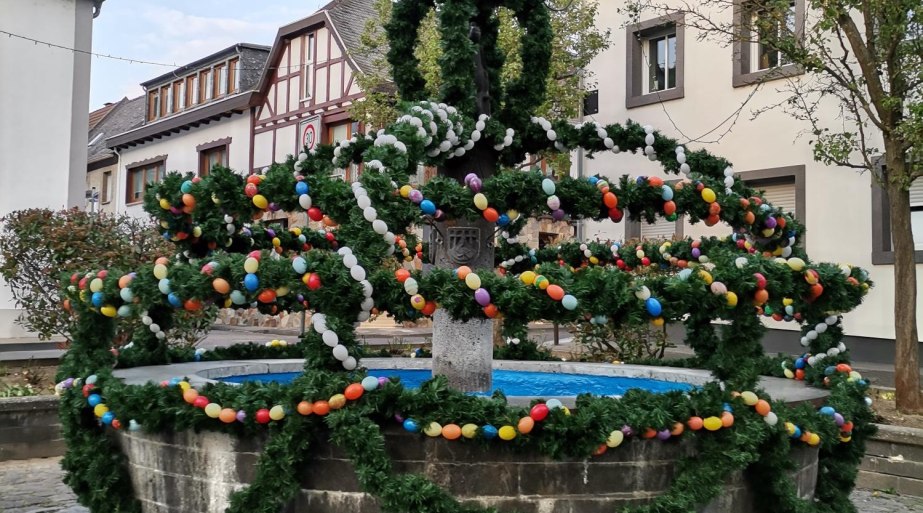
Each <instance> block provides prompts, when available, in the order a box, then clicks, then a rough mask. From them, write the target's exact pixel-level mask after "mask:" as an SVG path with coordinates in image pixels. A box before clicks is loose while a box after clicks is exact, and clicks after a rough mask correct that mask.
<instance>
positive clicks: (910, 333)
mask: <svg viewBox="0 0 923 513" xmlns="http://www.w3.org/2000/svg"><path fill="white" fill-rule="evenodd" d="M902 159H903V155H902V153H901V152H900V151H897V150H896V149H894V151H892V148H890V147H889V148H888V151H887V166H888V167H887V171H886V174H885V177H884V182H885V183H884V186H885V187H886V189H887V193H888V203H889V207H888V208H889V213H890V216H891V240H892V244H893V248H894V351H895V355H894V387H895V389H896V403H897V409H898V410H899V411H901V412H903V413H912V412H921V411H923V394H921V392H920V350H919V342H918V337H917V318H916V311H917V274H916V270H917V269H916V258H915V252H916V249H915V247H914V242H913V231H912V228H911V224H910V194H909V193H908V192H907V191H906V190H905V189H904V188H903V187H902V186H901V181H900V180H899V178H901V177H903V176H904V174H905V169H904V168H905V164H904V162H903V160H902Z"/></svg>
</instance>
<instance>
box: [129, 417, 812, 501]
mask: <svg viewBox="0 0 923 513" xmlns="http://www.w3.org/2000/svg"><path fill="white" fill-rule="evenodd" d="M385 432H386V438H387V449H388V452H389V453H390V455H391V457H392V459H393V462H394V469H395V471H396V472H416V473H421V474H424V475H426V476H427V477H429V478H430V479H432V480H433V481H434V482H436V483H437V484H439V485H441V486H443V487H445V488H447V489H448V490H449V491H450V492H452V493H453V494H455V495H456V496H457V497H459V498H460V499H461V500H463V501H464V502H468V503H476V504H479V505H484V506H493V507H496V508H498V509H499V510H500V511H519V512H522V513H538V512H545V511H554V512H556V513H578V512H579V513H597V512H600V513H601V512H604V511H605V512H607V513H608V512H611V511H614V510H618V509H620V508H621V507H623V506H629V505H633V504H639V503H644V502H646V501H648V500H649V499H651V498H652V497H655V496H657V495H658V494H660V493H663V492H664V491H665V490H666V489H667V488H668V487H669V486H670V483H671V481H672V479H673V475H674V472H675V466H676V462H677V460H678V459H679V458H682V457H684V456H687V455H689V454H691V453H692V451H693V449H692V444H690V443H687V442H682V441H681V442H674V443H669V442H668V443H663V442H659V441H642V440H634V439H633V440H631V441H629V442H627V443H626V444H625V445H624V446H621V447H619V448H617V449H614V450H610V451H609V452H607V453H606V454H604V455H603V456H601V457H596V458H592V459H590V460H572V461H553V460H548V459H547V458H544V457H541V456H539V455H537V454H535V453H525V454H520V453H516V452H514V451H512V450H511V449H509V448H508V447H504V446H503V445H501V444H499V443H497V444H491V446H490V448H489V450H487V449H485V448H483V447H481V446H479V445H475V444H470V443H468V444H466V443H460V442H447V441H444V440H441V439H429V438H426V437H422V436H420V435H414V434H410V433H406V432H404V431H403V430H400V429H399V428H396V427H395V428H388V429H386V430H385ZM120 438H121V440H122V444H123V448H124V450H125V452H126V454H127V455H128V459H129V462H130V473H131V475H132V480H133V483H134V486H135V490H136V493H137V495H138V496H139V497H140V498H141V500H142V505H143V511H144V513H189V512H197V513H199V512H201V513H211V512H214V513H218V512H221V511H224V508H226V507H227V505H228V495H229V494H230V493H231V492H232V491H234V490H237V489H239V488H240V487H241V486H242V483H246V482H248V481H249V480H251V479H252V478H253V475H254V471H255V468H256V463H257V461H258V458H259V451H260V447H261V445H262V443H263V441H262V440H239V439H237V438H234V437H230V436H228V435H224V434H219V433H212V432H202V433H193V432H191V431H189V432H184V433H170V434H163V435H151V434H144V433H139V432H135V433H125V432H121V434H120ZM311 454H312V460H311V463H310V464H309V465H308V466H307V469H306V470H305V472H304V473H303V474H302V477H301V484H302V489H301V491H300V492H299V494H298V495H297V496H296V498H295V500H294V501H293V502H292V503H291V504H290V505H289V506H288V507H287V508H286V509H285V510H284V511H285V513H309V512H310V513H379V512H380V508H379V507H378V504H377V503H376V501H375V500H374V499H373V498H372V497H370V496H368V495H366V494H364V493H362V491H361V489H360V486H359V482H358V480H357V479H356V476H355V470H354V468H353V466H352V463H351V462H350V461H349V460H348V459H347V458H346V457H345V455H344V454H343V453H342V452H341V451H340V450H339V449H337V448H336V447H332V446H331V445H330V444H328V443H315V444H313V445H312V447H311ZM793 457H794V458H796V460H797V461H798V463H799V465H800V466H801V467H802V469H803V470H802V471H801V472H800V473H799V475H798V478H799V491H800V492H802V495H803V496H804V497H810V496H811V495H812V493H813V488H814V482H815V480H816V474H817V451H816V450H806V449H798V450H796V451H795V452H794V454H793ZM753 510H754V508H753V498H752V496H751V494H750V492H749V490H748V489H747V486H746V483H745V481H744V480H743V478H742V476H741V475H736V476H734V477H733V478H732V479H731V480H730V481H729V482H728V484H727V486H726V492H725V494H724V495H723V496H722V497H720V498H718V499H717V500H716V501H714V503H712V504H711V505H709V506H707V507H706V508H703V509H702V510H701V511H703V512H705V513H718V512H721V513H736V512H741V513H743V512H749V511H753Z"/></svg>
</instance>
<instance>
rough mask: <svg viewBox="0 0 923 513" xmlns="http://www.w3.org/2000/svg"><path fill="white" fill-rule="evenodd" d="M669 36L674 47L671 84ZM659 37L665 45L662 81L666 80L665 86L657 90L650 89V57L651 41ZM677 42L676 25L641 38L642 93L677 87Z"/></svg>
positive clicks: (659, 91) (653, 92)
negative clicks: (671, 79)
mask: <svg viewBox="0 0 923 513" xmlns="http://www.w3.org/2000/svg"><path fill="white" fill-rule="evenodd" d="M671 38H672V39H673V48H674V50H673V69H674V71H673V83H672V84H671V83H670V61H669V59H670V39H671ZM660 39H663V40H664V45H665V50H666V59H667V62H666V64H667V66H666V69H665V70H664V82H666V84H665V86H666V87H663V88H661V89H657V90H652V89H651V57H652V55H651V43H653V42H654V41H657V40H660ZM677 44H678V40H677V33H676V25H673V26H672V27H670V28H669V29H665V30H664V32H661V33H657V34H653V35H650V36H645V37H643V38H642V39H641V54H642V56H643V57H644V63H643V64H642V66H641V67H642V69H643V70H645V71H646V72H645V73H642V75H641V90H642V91H643V93H642V94H656V93H663V92H665V91H669V90H671V89H676V87H677V84H676V82H677V78H678V76H677V75H678V73H679V70H678V69H677V64H676V62H677V59H676V54H677V51H676V45H677Z"/></svg>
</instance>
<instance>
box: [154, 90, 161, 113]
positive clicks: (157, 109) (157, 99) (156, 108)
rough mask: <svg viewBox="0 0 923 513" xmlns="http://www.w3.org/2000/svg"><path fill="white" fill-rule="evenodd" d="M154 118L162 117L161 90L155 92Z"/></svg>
mask: <svg viewBox="0 0 923 513" xmlns="http://www.w3.org/2000/svg"><path fill="white" fill-rule="evenodd" d="M154 119H160V90H159V89H158V90H157V91H156V92H155V93H154Z"/></svg>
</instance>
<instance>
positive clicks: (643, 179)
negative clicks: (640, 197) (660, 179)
mask: <svg viewBox="0 0 923 513" xmlns="http://www.w3.org/2000/svg"><path fill="white" fill-rule="evenodd" d="M646 181H647V177H646V176H639V177H637V178H635V183H637V184H638V185H643V184H644V182H646Z"/></svg>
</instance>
